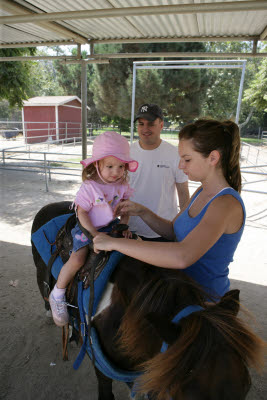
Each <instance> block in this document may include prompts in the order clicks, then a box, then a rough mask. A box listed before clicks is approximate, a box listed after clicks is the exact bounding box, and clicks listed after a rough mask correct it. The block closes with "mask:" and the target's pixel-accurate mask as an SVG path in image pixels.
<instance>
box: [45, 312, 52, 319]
mask: <svg viewBox="0 0 267 400" xmlns="http://www.w3.org/2000/svg"><path fill="white" fill-rule="evenodd" d="M45 316H46V317H47V318H52V313H51V310H46V312H45Z"/></svg>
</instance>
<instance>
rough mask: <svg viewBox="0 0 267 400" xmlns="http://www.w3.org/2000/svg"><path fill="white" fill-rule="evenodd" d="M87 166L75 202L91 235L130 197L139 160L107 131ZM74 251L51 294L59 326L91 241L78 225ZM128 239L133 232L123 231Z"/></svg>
mask: <svg viewBox="0 0 267 400" xmlns="http://www.w3.org/2000/svg"><path fill="white" fill-rule="evenodd" d="M81 164H83V165H84V167H85V168H84V170H83V173H82V180H83V183H82V185H81V187H80V189H79V191H78V192H77V195H76V198H75V201H74V204H75V210H76V213H77V216H78V218H79V221H80V223H81V225H82V226H83V227H84V228H85V229H87V230H88V231H89V232H90V233H91V235H92V236H95V235H96V234H97V233H98V229H100V228H102V227H104V226H106V225H108V224H109V223H111V222H112V221H113V220H114V215H113V212H114V209H115V207H116V205H117V204H118V203H119V202H120V201H121V200H126V199H129V197H130V196H131V194H132V192H133V189H131V188H130V186H129V185H128V183H127V181H128V171H131V172H135V171H136V169H137V167H138V162H137V161H135V160H132V159H131V158H130V148H129V144H128V141H127V139H126V138H124V137H123V136H121V135H119V134H118V133H116V132H104V133H103V134H101V135H100V136H98V137H97V138H96V139H95V141H94V144H93V152H92V157H90V158H87V159H86V160H83V161H81ZM128 219H129V217H122V218H121V221H120V222H121V223H123V224H127V223H128ZM71 234H72V237H73V251H72V253H71V256H70V258H69V260H68V261H67V262H66V264H64V265H63V267H62V269H61V271H60V274H59V276H58V280H57V283H56V285H55V287H54V289H53V290H52V292H51V293H50V296H49V303H50V307H51V311H52V316H53V319H54V322H55V324H56V325H58V326H64V325H65V324H67V323H68V319H69V317H68V311H67V304H66V301H65V291H66V287H67V285H68V283H69V282H70V281H71V279H72V278H73V277H74V275H75V274H76V273H77V272H78V270H79V269H80V268H81V267H82V266H83V264H84V262H85V259H86V256H87V253H88V246H87V245H88V243H89V240H88V239H87V237H86V236H85V235H84V234H83V233H82V231H81V230H80V228H79V227H78V224H76V226H75V227H74V228H73V229H72V231H71ZM123 234H124V236H125V237H126V238H129V237H130V235H131V233H130V232H129V231H124V233H123Z"/></svg>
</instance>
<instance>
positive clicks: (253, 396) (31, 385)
mask: <svg viewBox="0 0 267 400" xmlns="http://www.w3.org/2000/svg"><path fill="white" fill-rule="evenodd" d="M0 249H1V256H0V262H1V266H2V268H1V273H0V296H1V310H2V312H1V321H0V323H1V328H2V329H1V340H0V343H1V365H0V386H1V396H0V398H3V399H5V400H21V399H34V398H38V399H40V400H46V399H47V398H49V399H51V400H57V399H62V398H68V399H69V400H76V399H77V398H79V399H80V400H88V399H90V400H96V399H97V386H96V385H97V382H96V377H95V373H94V371H93V369H92V367H91V363H90V362H89V359H88V358H86V359H85V360H84V361H83V363H82V365H81V367H80V369H79V370H78V371H74V370H73V368H72V364H73V362H74V360H75V359H76V356H77V355H78V352H79V348H78V347H77V346H76V344H74V343H71V344H70V345H69V360H70V361H67V362H63V361H62V353H61V329H60V328H58V327H56V326H55V325H54V323H53V322H52V321H51V319H50V318H47V317H46V315H45V309H44V304H43V300H42V298H41V296H40V293H39V290H38V286H37V283H36V270H35V266H34V265H33V259H32V255H31V247H30V246H22V245H18V244H14V243H7V242H0ZM11 280H12V281H13V282H14V281H17V286H10V285H9V282H10V281H11ZM231 284H232V288H238V289H240V290H241V300H242V303H243V305H244V306H245V307H246V308H248V309H249V311H251V312H252V313H253V315H254V316H255V318H256V322H257V326H255V330H256V331H257V333H258V334H260V336H261V337H262V338H265V339H267V329H266V328H267V322H266V320H265V318H264V317H265V313H264V309H263V307H264V306H265V304H266V302H267V292H266V287H265V286H261V285H255V284H251V283H246V282H241V281H238V280H232V281H231ZM51 363H52V364H51ZM251 374H252V388H251V390H250V393H249V395H248V397H247V399H248V400H263V399H266V398H267V371H265V373H264V374H263V376H258V375H257V374H256V373H255V372H254V371H251ZM114 394H115V396H116V399H117V400H125V399H126V398H127V396H128V391H127V388H126V386H125V385H124V384H122V383H118V382H116V383H114Z"/></svg>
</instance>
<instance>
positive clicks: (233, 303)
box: [218, 289, 240, 315]
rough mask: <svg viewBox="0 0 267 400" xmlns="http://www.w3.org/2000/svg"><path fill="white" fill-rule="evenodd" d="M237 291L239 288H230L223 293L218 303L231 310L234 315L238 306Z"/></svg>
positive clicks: (238, 291)
mask: <svg viewBox="0 0 267 400" xmlns="http://www.w3.org/2000/svg"><path fill="white" fill-rule="evenodd" d="M239 293H240V290H238V289H235V290H230V291H229V292H227V293H225V295H224V296H223V297H222V298H221V301H220V303H219V304H218V305H219V306H220V307H222V308H224V309H225V310H228V311H231V312H232V313H233V314H234V315H237V314H238V311H239V307H240V304H239Z"/></svg>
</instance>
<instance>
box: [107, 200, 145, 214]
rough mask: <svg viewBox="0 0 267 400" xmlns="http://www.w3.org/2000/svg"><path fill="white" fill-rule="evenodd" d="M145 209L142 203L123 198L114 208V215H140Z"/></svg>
mask: <svg viewBox="0 0 267 400" xmlns="http://www.w3.org/2000/svg"><path fill="white" fill-rule="evenodd" d="M145 210H146V207H144V206H142V204H139V203H135V202H133V201H131V200H123V201H121V202H120V203H119V204H117V206H116V207H115V210H114V217H118V216H123V215H129V216H130V215H139V216H141V215H142V214H143V213H144V212H145Z"/></svg>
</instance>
